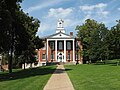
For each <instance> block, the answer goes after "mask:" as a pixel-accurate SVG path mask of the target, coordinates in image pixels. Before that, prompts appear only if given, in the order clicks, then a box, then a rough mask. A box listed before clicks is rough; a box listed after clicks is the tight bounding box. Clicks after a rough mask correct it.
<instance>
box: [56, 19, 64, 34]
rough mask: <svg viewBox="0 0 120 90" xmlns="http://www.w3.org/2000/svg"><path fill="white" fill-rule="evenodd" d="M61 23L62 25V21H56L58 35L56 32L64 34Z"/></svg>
mask: <svg viewBox="0 0 120 90" xmlns="http://www.w3.org/2000/svg"><path fill="white" fill-rule="evenodd" d="M63 23H64V21H63V20H62V19H58V22H57V29H56V33H58V32H62V33H65V29H64V27H63Z"/></svg>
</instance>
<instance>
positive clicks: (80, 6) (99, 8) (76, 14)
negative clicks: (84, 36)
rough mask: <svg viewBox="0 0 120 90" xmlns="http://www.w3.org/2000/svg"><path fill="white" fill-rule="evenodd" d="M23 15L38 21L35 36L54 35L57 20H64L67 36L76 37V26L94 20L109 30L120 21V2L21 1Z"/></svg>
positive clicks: (104, 0)
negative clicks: (87, 20) (38, 25)
mask: <svg viewBox="0 0 120 90" xmlns="http://www.w3.org/2000/svg"><path fill="white" fill-rule="evenodd" d="M21 7H22V9H23V10H24V12H25V13H29V15H30V16H33V17H34V18H37V19H39V20H40V22H41V23H40V27H39V28H38V32H37V35H38V36H39V37H45V36H48V35H51V34H54V33H55V31H56V28H57V21H58V19H63V20H64V28H65V31H66V33H67V34H69V32H73V33H74V35H76V33H77V32H76V30H75V28H76V26H77V25H82V24H83V23H85V20H86V19H94V20H96V21H97V22H99V23H104V24H105V25H106V27H108V28H109V29H110V28H111V27H113V26H114V25H116V20H119V19H120V0H23V2H22V3H21Z"/></svg>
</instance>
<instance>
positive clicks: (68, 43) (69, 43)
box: [67, 42, 71, 50]
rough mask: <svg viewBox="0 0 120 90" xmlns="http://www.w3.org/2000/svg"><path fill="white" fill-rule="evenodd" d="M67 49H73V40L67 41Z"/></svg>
mask: <svg viewBox="0 0 120 90" xmlns="http://www.w3.org/2000/svg"><path fill="white" fill-rule="evenodd" d="M67 50H71V42H67Z"/></svg>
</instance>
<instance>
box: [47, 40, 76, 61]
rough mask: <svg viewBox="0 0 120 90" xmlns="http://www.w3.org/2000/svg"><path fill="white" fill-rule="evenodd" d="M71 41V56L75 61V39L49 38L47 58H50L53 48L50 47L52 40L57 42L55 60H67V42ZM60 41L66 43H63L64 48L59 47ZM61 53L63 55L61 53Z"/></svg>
mask: <svg viewBox="0 0 120 90" xmlns="http://www.w3.org/2000/svg"><path fill="white" fill-rule="evenodd" d="M69 41H71V42H72V43H71V44H72V45H71V46H72V48H71V49H72V52H73V53H72V54H73V55H72V58H71V60H72V61H73V62H75V46H74V44H75V40H74V39H47V46H46V47H47V50H46V53H47V55H46V58H47V60H49V53H50V52H51V50H50V49H49V43H50V42H55V45H54V46H55V50H53V51H55V57H54V58H55V61H57V62H66V60H67V58H66V54H67V53H66V47H67V44H66V42H69ZM58 42H63V43H62V44H64V45H62V46H63V47H64V48H63V49H61V50H60V49H59V47H58ZM60 54H61V55H60ZM70 56H71V55H70ZM59 57H61V59H62V60H59Z"/></svg>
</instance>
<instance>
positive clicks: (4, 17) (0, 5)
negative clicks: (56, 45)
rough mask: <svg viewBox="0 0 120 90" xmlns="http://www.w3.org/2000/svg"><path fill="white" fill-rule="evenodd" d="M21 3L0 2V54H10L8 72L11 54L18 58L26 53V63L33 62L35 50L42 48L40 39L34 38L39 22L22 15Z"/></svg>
mask: <svg viewBox="0 0 120 90" xmlns="http://www.w3.org/2000/svg"><path fill="white" fill-rule="evenodd" d="M21 2H22V0H1V1H0V53H3V52H4V53H8V54H10V59H9V62H8V63H9V72H12V64H13V63H12V58H13V54H14V55H15V56H16V57H19V56H21V55H24V56H25V54H26V53H27V55H28V54H29V55H28V56H27V58H29V60H28V61H29V62H33V61H34V60H33V58H32V57H33V56H34V54H35V49H36V48H37V49H38V48H40V47H41V46H42V44H41V43H42V41H41V39H40V38H39V37H38V36H36V33H37V30H38V27H39V24H40V21H39V20H38V19H36V18H33V17H32V16H29V15H28V14H27V13H24V12H23V10H22V9H21V6H20V3H21ZM19 62H21V61H19Z"/></svg>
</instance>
